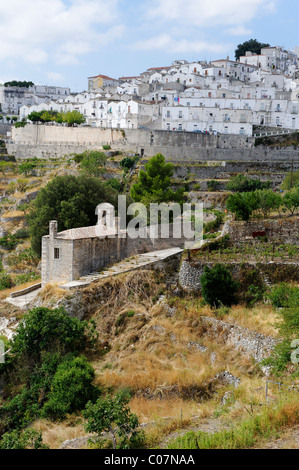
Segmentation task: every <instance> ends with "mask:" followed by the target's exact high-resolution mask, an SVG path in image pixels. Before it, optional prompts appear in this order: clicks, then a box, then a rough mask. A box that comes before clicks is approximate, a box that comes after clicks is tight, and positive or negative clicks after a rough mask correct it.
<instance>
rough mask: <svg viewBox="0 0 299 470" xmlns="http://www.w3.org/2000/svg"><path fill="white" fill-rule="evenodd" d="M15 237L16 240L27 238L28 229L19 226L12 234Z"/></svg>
mask: <svg viewBox="0 0 299 470" xmlns="http://www.w3.org/2000/svg"><path fill="white" fill-rule="evenodd" d="M14 236H15V238H16V239H17V240H19V239H21V240H22V239H24V238H29V236H30V235H29V231H28V229H27V228H19V229H18V230H17V231H16V233H15V234H14Z"/></svg>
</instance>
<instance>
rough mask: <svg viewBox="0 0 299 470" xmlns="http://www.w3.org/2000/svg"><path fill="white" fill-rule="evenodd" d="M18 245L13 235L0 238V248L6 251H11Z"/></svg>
mask: <svg viewBox="0 0 299 470" xmlns="http://www.w3.org/2000/svg"><path fill="white" fill-rule="evenodd" d="M17 244H18V240H17V239H16V236H15V235H11V234H9V235H5V236H4V237H1V238H0V246H2V247H3V248H5V249H7V250H13V249H14V248H15V247H16V246H17Z"/></svg>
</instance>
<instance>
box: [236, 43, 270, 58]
mask: <svg viewBox="0 0 299 470" xmlns="http://www.w3.org/2000/svg"><path fill="white" fill-rule="evenodd" d="M269 46H270V44H264V43H262V42H259V41H257V39H249V40H248V41H245V42H243V43H242V44H239V45H238V46H237V49H236V50H235V58H236V60H239V58H240V57H241V56H244V55H245V53H246V51H250V52H253V53H254V54H260V53H261V50H262V49H263V48H264V47H269Z"/></svg>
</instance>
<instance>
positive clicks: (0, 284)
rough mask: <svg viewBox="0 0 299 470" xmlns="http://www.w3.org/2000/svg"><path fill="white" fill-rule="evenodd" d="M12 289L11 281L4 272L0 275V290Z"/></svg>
mask: <svg viewBox="0 0 299 470" xmlns="http://www.w3.org/2000/svg"><path fill="white" fill-rule="evenodd" d="M11 287H13V281H12V279H11V277H10V275H9V274H7V273H5V272H3V271H2V272H1V273H0V290H4V289H10V288H11Z"/></svg>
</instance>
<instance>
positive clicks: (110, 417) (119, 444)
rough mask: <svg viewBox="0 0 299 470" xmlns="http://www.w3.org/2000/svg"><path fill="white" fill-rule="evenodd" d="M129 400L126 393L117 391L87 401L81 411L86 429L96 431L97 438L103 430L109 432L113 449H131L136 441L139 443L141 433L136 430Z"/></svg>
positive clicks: (137, 424) (136, 421) (136, 425)
mask: <svg viewBox="0 0 299 470" xmlns="http://www.w3.org/2000/svg"><path fill="white" fill-rule="evenodd" d="M129 401H130V397H129V396H128V395H124V394H120V393H119V394H117V395H116V396H115V397H111V396H108V397H107V398H99V399H98V400H97V401H96V403H92V402H89V403H87V405H86V409H85V411H84V412H83V416H84V418H85V419H86V420H87V423H86V425H85V429H86V431H87V432H92V433H96V434H97V435H98V437H99V439H100V437H101V433H102V432H103V431H106V432H110V433H111V434H112V440H113V449H132V448H134V447H135V446H136V445H137V443H139V445H140V442H141V441H142V439H143V433H142V432H141V431H138V430H137V428H138V426H139V422H138V417H137V416H136V415H135V414H133V413H132V412H131V411H130V408H129V407H128V403H129Z"/></svg>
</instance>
